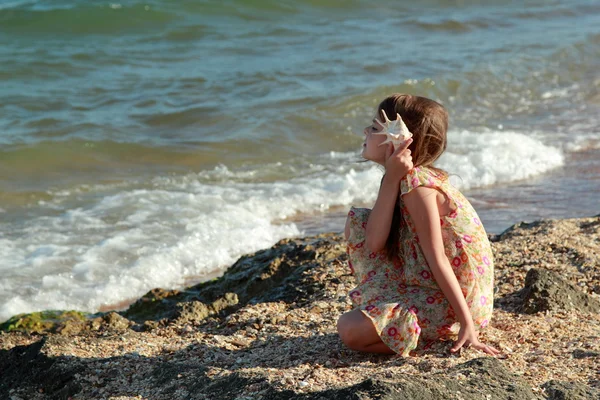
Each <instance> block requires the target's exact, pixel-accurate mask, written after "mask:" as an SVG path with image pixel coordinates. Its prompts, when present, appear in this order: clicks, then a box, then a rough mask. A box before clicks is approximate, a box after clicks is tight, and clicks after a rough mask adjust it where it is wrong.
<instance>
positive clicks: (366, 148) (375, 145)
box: [362, 118, 390, 165]
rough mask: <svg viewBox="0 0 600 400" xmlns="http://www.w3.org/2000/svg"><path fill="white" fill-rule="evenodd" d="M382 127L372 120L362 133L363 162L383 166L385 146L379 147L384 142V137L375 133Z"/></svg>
mask: <svg viewBox="0 0 600 400" xmlns="http://www.w3.org/2000/svg"><path fill="white" fill-rule="evenodd" d="M382 129H383V127H382V126H381V125H380V124H379V122H377V120H376V119H375V118H373V121H372V124H371V125H369V126H367V127H366V128H365V130H364V131H363V133H364V134H365V141H364V143H363V150H362V157H363V158H364V159H365V160H370V161H374V162H376V163H378V164H381V165H385V152H386V149H387V146H390V144H386V145H385V146H379V145H380V144H381V143H383V142H385V139H386V136H385V135H381V134H380V135H378V134H377V132H381V130H382Z"/></svg>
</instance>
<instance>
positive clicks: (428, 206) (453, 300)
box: [403, 186, 499, 355]
mask: <svg viewBox="0 0 600 400" xmlns="http://www.w3.org/2000/svg"><path fill="white" fill-rule="evenodd" d="M437 193H438V192H437V190H435V189H431V188H427V187H423V186H421V187H418V188H416V189H413V190H412V191H411V192H409V193H407V194H406V195H404V198H403V200H404V204H405V205H406V208H407V209H408V212H409V213H410V216H411V218H412V220H413V222H414V224H415V229H416V231H417V235H418V237H419V244H420V246H421V249H422V250H423V255H424V256H425V259H426V260H427V264H428V265H429V268H430V269H431V272H432V273H433V277H434V278H435V281H436V282H437V284H438V285H439V286H440V289H442V292H443V293H444V295H445V296H446V298H447V299H448V302H449V303H450V305H451V306H452V309H453V310H454V312H455V314H456V316H457V317H458V321H459V322H460V332H459V334H458V341H457V342H456V343H455V344H454V346H453V347H452V349H451V351H453V352H454V351H457V350H458V349H460V348H461V347H462V346H463V345H465V344H466V345H467V347H469V346H471V345H472V346H473V347H474V348H476V349H478V350H483V351H484V352H486V353H488V354H491V355H496V354H498V353H499V351H498V350H496V349H494V348H493V347H490V346H486V345H485V344H483V343H481V342H479V340H477V332H476V331H475V325H474V323H473V317H472V316H471V311H470V310H469V306H468V305H467V302H466V300H465V298H464V296H463V293H462V290H461V288H460V285H459V284H458V280H457V279H456V275H454V271H453V270H452V267H451V266H450V262H449V261H448V257H446V253H445V252H444V243H443V240H442V228H441V225H440V212H439V209H438V204H437Z"/></svg>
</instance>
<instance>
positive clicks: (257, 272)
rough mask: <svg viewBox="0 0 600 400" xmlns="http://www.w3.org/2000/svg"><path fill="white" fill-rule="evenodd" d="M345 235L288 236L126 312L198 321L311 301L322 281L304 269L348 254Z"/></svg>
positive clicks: (156, 293) (136, 318)
mask: <svg viewBox="0 0 600 400" xmlns="http://www.w3.org/2000/svg"><path fill="white" fill-rule="evenodd" d="M340 239H341V238H340V237H339V236H337V235H334V234H322V235H318V236H314V237H309V238H299V239H283V240H281V241H279V242H278V243H276V244H275V245H274V246H273V247H272V248H270V249H266V250H261V251H258V252H256V253H254V254H249V255H245V256H243V257H241V258H240V259H239V260H238V261H237V262H236V263H235V264H233V265H232V266H231V267H230V268H229V269H228V270H227V272H226V273H225V274H224V275H223V276H222V277H220V278H217V279H214V280H212V281H208V282H203V283H200V284H198V285H196V286H193V287H190V288H186V289H185V291H170V292H169V291H164V290H162V289H154V290H152V291H150V292H148V293H147V294H146V295H144V296H143V297H142V298H141V299H139V300H138V301H136V302H135V303H134V304H132V305H131V306H130V307H129V309H128V310H127V311H125V313H124V315H125V317H127V318H129V319H132V320H134V321H136V322H138V323H140V324H141V323H144V321H146V320H149V319H152V320H155V321H158V320H163V319H166V320H169V321H177V323H180V322H183V323H186V322H192V321H194V322H199V321H201V320H203V319H205V318H206V317H208V316H210V315H214V314H220V315H227V314H228V313H230V312H232V311H234V310H235V309H237V308H239V307H241V306H243V305H245V304H248V303H256V302H262V301H285V302H290V303H291V302H298V301H302V299H304V300H307V299H308V298H309V297H310V294H312V293H314V292H315V291H316V290H317V289H318V288H317V287H316V286H318V287H319V288H320V287H321V286H322V283H319V282H318V281H314V282H312V281H311V282H308V281H306V279H304V277H303V275H302V274H303V272H304V271H306V270H308V269H310V268H314V267H315V266H317V265H322V264H323V263H326V262H328V261H331V260H333V259H336V258H340V259H343V258H344V257H345V250H346V249H345V246H342V245H340ZM303 279H304V280H303ZM302 282H303V283H302Z"/></svg>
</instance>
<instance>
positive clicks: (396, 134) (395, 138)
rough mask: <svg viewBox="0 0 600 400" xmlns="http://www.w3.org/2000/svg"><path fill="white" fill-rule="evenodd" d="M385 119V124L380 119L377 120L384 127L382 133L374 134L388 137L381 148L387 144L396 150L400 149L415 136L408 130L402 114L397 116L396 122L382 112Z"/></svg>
mask: <svg viewBox="0 0 600 400" xmlns="http://www.w3.org/2000/svg"><path fill="white" fill-rule="evenodd" d="M381 113H382V114H383V117H384V118H385V123H384V122H381V121H380V120H379V119H375V120H376V121H377V123H378V124H379V125H381V126H382V127H383V129H382V130H381V131H380V132H373V133H374V134H377V135H386V136H387V139H386V140H385V142H383V143H381V144H380V146H383V145H384V144H386V143H391V144H392V145H393V146H394V149H396V148H398V147H399V146H400V145H401V144H402V143H404V142H405V141H407V140H408V139H410V138H411V137H412V136H413V134H412V133H411V132H410V131H409V130H408V128H407V127H406V125H405V124H404V121H402V117H400V114H396V119H395V120H394V121H390V120H389V119H388V117H387V115H386V113H385V111H383V110H381Z"/></svg>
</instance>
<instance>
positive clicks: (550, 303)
mask: <svg viewBox="0 0 600 400" xmlns="http://www.w3.org/2000/svg"><path fill="white" fill-rule="evenodd" d="M516 295H517V297H518V298H519V299H520V303H521V304H520V309H521V311H523V312H524V313H526V314H535V313H537V312H540V311H547V310H549V311H569V310H580V311H587V312H596V313H598V312H600V301H598V300H596V299H595V298H593V297H592V296H590V295H589V294H587V293H584V292H582V291H580V290H579V289H577V287H575V286H574V285H572V284H571V283H569V282H567V281H565V280H564V279H563V278H561V277H560V276H559V275H558V274H556V273H555V272H552V271H548V270H542V269H535V268H532V269H530V270H529V271H528V272H527V276H526V277H525V286H524V287H523V289H521V290H520V291H519V292H518V293H516Z"/></svg>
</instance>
